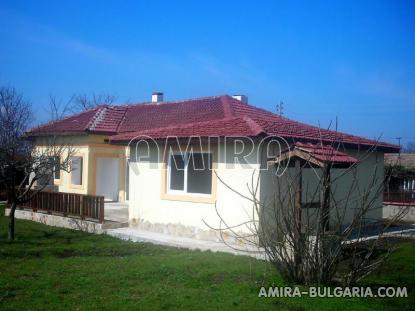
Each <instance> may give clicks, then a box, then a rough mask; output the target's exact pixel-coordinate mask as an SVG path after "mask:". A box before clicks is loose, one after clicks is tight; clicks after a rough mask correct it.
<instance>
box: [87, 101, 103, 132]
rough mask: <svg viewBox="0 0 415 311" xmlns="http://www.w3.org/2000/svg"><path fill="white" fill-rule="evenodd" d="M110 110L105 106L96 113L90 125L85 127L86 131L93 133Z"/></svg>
mask: <svg viewBox="0 0 415 311" xmlns="http://www.w3.org/2000/svg"><path fill="white" fill-rule="evenodd" d="M107 109H108V107H106V106H104V107H101V108H99V109H98V111H97V112H96V113H95V115H94V116H93V117H92V118H91V120H90V121H89V122H88V124H87V125H86V126H85V130H87V131H88V130H91V131H93V130H94V129H95V128H96V126H97V124H98V122H100V121H102V119H103V118H104V116H105V112H106V110H107Z"/></svg>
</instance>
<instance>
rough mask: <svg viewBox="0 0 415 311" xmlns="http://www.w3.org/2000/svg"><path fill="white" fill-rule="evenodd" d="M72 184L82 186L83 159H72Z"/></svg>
mask: <svg viewBox="0 0 415 311" xmlns="http://www.w3.org/2000/svg"><path fill="white" fill-rule="evenodd" d="M71 160H72V166H71V184H73V185H82V157H72V159H71Z"/></svg>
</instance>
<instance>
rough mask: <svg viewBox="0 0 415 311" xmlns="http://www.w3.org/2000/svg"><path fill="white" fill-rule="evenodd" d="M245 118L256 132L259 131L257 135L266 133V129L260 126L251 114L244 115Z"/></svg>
mask: <svg viewBox="0 0 415 311" xmlns="http://www.w3.org/2000/svg"><path fill="white" fill-rule="evenodd" d="M243 119H244V120H245V121H246V123H247V124H248V126H249V127H250V128H251V129H252V130H253V131H255V132H258V134H257V135H259V134H260V133H265V130H264V129H263V128H262V126H260V125H259V124H258V123H257V122H256V121H254V120H252V119H251V117H249V116H243Z"/></svg>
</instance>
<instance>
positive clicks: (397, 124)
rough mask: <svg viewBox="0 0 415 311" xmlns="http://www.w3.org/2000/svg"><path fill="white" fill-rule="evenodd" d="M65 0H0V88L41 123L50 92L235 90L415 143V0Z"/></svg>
mask: <svg viewBox="0 0 415 311" xmlns="http://www.w3.org/2000/svg"><path fill="white" fill-rule="evenodd" d="M65 2H66V3H64V1H27V2H25V1H5V0H2V1H1V2H0V38H1V48H0V84H6V85H12V86H15V87H16V88H17V89H18V90H19V91H21V92H22V93H24V95H25V96H26V98H28V99H30V100H31V101H32V102H33V104H34V105H35V107H36V114H37V115H36V116H37V119H38V121H42V120H43V119H44V118H45V114H46V112H45V109H44V107H46V106H47V102H48V98H49V95H50V94H52V95H55V96H57V97H58V98H61V99H66V98H68V97H69V96H70V95H71V94H73V93H92V92H95V93H102V92H104V93H111V94H116V95H117V96H118V102H120V103H122V102H125V101H130V102H141V101H148V100H149V99H150V96H151V92H152V91H163V92H164V93H165V99H166V100H175V99H185V98H193V97H200V96H210V95H222V94H230V95H232V94H235V93H238V94H246V95H248V97H249V102H250V103H251V104H253V105H256V106H259V107H262V108H265V109H268V110H271V111H274V112H275V107H276V105H277V104H278V103H279V102H280V101H283V102H284V103H285V105H284V114H285V116H287V117H289V118H292V119H295V120H299V121H303V122H306V123H310V124H316V125H318V124H320V126H322V127H327V126H328V125H329V124H330V121H333V120H335V119H336V117H337V118H338V122H339V129H340V130H342V131H346V132H350V133H353V134H357V135H362V136H366V137H369V138H374V137H379V136H380V135H382V140H386V141H390V142H395V143H396V142H397V140H396V139H395V138H396V137H403V142H404V143H406V142H408V141H411V140H412V141H415V131H414V116H415V1H373V2H371V1H356V2H353V1H344V3H343V4H334V1H322V2H317V1H304V2H296V1H270V2H265V1H251V2H248V1H217V2H215V1H192V2H191V1H89V2H87V1H65ZM225 2H226V3H225Z"/></svg>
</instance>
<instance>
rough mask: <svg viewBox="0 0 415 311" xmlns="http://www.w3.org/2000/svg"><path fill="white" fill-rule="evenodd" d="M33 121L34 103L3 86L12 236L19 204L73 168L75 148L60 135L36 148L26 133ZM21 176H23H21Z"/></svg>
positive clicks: (1, 114) (2, 180)
mask: <svg viewBox="0 0 415 311" xmlns="http://www.w3.org/2000/svg"><path fill="white" fill-rule="evenodd" d="M32 123H33V113H32V107H31V104H30V103H29V102H28V101H27V100H25V99H24V98H23V97H22V95H21V94H19V93H18V92H17V91H16V90H15V89H14V88H12V87H1V88H0V124H1V131H0V184H2V185H4V187H5V188H6V192H7V198H8V203H9V204H10V215H9V230H8V237H9V239H11V240H13V239H14V236H15V211H16V208H17V206H19V205H20V204H23V203H26V202H27V201H29V200H31V199H32V197H33V196H34V195H35V194H36V193H37V192H39V191H42V190H43V189H44V188H45V187H46V186H47V185H48V184H49V181H50V180H51V177H52V176H53V175H54V174H55V173H56V172H57V171H58V170H59V171H60V170H64V171H69V170H70V159H71V156H72V155H73V152H74V150H73V148H72V147H71V146H70V145H69V144H67V143H66V144H63V143H61V142H60V143H58V139H57V138H56V137H51V136H49V137H48V138H46V137H45V138H43V142H42V145H43V146H42V148H33V146H32V144H31V141H30V140H28V139H27V137H25V133H26V131H27V130H28V128H29V127H30V126H31V125H32ZM19 175H20V176H21V178H19V177H18V176H19Z"/></svg>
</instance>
